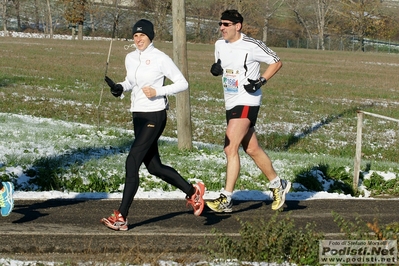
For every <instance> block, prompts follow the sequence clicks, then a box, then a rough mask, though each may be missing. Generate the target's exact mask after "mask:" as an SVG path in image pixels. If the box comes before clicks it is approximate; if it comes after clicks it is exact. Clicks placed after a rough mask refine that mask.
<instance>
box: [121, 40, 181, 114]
mask: <svg viewBox="0 0 399 266" xmlns="http://www.w3.org/2000/svg"><path fill="white" fill-rule="evenodd" d="M125 67H126V78H125V81H123V82H121V83H120V84H122V86H123V91H132V94H131V106H130V111H131V112H156V111H161V110H164V109H165V108H166V107H167V99H166V96H167V95H171V94H176V93H178V92H181V91H184V90H186V89H187V88H188V82H187V80H186V79H185V78H184V76H183V74H182V73H181V72H180V70H179V69H178V67H177V66H176V65H175V63H174V62H173V61H172V59H171V58H170V57H169V56H168V55H167V54H165V53H164V52H162V51H160V50H158V49H157V48H155V47H154V45H153V43H151V44H150V45H149V46H148V47H147V48H146V49H145V50H144V51H140V50H138V49H136V50H135V51H133V52H130V53H128V54H127V55H126V58H125ZM165 77H167V78H168V79H170V80H171V81H172V82H173V83H172V84H170V85H164V78H165ZM145 86H150V87H152V88H153V89H155V90H156V91H157V96H156V97H154V98H150V99H149V98H147V96H145V94H144V93H143V91H142V88H143V87H145Z"/></svg>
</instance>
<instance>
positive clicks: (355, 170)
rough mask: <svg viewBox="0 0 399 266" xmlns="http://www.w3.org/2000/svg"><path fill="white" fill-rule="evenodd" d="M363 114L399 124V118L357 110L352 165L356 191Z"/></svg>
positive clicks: (355, 189)
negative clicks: (354, 153) (353, 163)
mask: <svg viewBox="0 0 399 266" xmlns="http://www.w3.org/2000/svg"><path fill="white" fill-rule="evenodd" d="M364 115H370V116H374V117H377V118H381V119H386V120H390V121H393V122H397V123H398V125H399V119H395V118H391V117H388V116H383V115H378V114H374V113H369V112H365V111H361V110H358V111H357V135H356V155H355V165H354V167H353V190H354V191H357V188H358V184H359V173H360V161H361V157H362V129H363V117H364Z"/></svg>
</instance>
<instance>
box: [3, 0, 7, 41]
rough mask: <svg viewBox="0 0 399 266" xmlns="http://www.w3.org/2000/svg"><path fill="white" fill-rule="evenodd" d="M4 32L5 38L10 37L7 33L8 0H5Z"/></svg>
mask: <svg viewBox="0 0 399 266" xmlns="http://www.w3.org/2000/svg"><path fill="white" fill-rule="evenodd" d="M2 6H3V31H4V36H7V35H8V32H7V0H3V4H2Z"/></svg>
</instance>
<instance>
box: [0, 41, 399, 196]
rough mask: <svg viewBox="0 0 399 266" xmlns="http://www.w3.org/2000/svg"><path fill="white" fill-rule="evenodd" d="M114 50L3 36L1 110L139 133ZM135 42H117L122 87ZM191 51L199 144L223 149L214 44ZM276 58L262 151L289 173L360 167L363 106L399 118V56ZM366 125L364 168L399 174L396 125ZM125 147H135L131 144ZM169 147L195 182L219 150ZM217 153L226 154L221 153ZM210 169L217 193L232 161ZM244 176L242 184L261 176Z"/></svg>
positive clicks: (171, 125)
mask: <svg viewBox="0 0 399 266" xmlns="http://www.w3.org/2000/svg"><path fill="white" fill-rule="evenodd" d="M109 44H110V42H109V41H77V40H75V41H70V40H54V39H51V40H50V39H23V38H21V39H19V38H8V37H7V38H0V45H1V47H2V50H3V53H2V54H1V55H0V69H1V71H0V112H2V113H15V114H24V115H32V116H36V117H46V118H53V119H57V120H63V121H68V122H78V123H85V124H89V125H93V126H99V129H100V130H104V132H108V130H110V128H118V129H127V130H131V129H132V125H131V115H130V114H129V112H128V108H129V106H130V95H127V96H128V97H125V99H123V100H120V99H115V98H114V97H113V96H112V95H111V94H110V93H109V88H108V87H107V86H106V84H105V82H104V81H103V77H104V71H105V65H106V59H107V55H108V49H109ZM128 44H131V42H127V41H114V42H113V46H112V52H111V57H110V62H109V67H108V73H107V74H108V76H110V77H111V78H112V79H114V80H115V81H122V80H123V79H124V76H125V69H124V57H125V55H126V53H127V52H130V51H132V50H125V49H124V46H125V45H128ZM155 46H156V47H158V48H159V49H161V50H163V51H165V52H166V53H167V54H169V55H170V56H172V44H171V43H163V42H155ZM187 48H188V63H189V84H190V97H191V99H190V102H191V110H192V112H191V113H192V122H193V140H194V141H196V142H200V143H209V144H216V145H223V140H224V129H225V111H224V102H223V92H222V88H221V81H220V78H216V77H213V76H212V75H211V74H210V72H209V69H210V65H211V64H212V62H213V48H214V47H213V45H212V44H192V43H188V44H187ZM275 51H276V52H277V53H278V55H279V56H280V57H281V59H282V61H283V68H282V69H281V71H280V72H279V73H278V74H277V75H276V76H275V77H274V78H273V79H271V80H270V81H269V82H268V84H267V86H265V87H264V88H263V91H264V97H263V105H262V107H261V110H260V114H259V118H258V122H257V126H256V130H257V132H258V138H259V141H260V144H261V146H263V147H264V148H265V149H266V150H268V152H269V155H270V156H271V157H272V159H273V161H277V162H278V160H284V161H290V164H291V167H289V169H279V171H280V172H282V173H281V174H280V173H279V174H280V175H281V176H292V175H294V174H295V173H298V172H301V171H302V170H303V169H311V168H312V167H315V166H318V165H325V164H328V165H329V166H330V167H332V168H342V167H353V158H354V155H355V141H356V124H357V116H356V110H357V109H362V110H365V111H368V112H373V113H377V114H381V115H385V116H389V117H393V118H399V105H398V104H397V103H398V98H399V93H398V85H397V84H398V79H397V73H398V70H399V63H398V62H399V60H398V59H399V55H396V54H385V53H360V52H344V51H318V50H307V49H284V48H276V49H275ZM262 69H265V66H262ZM102 91H103V92H104V93H103V95H102V102H101V106H98V104H99V101H100V95H101V93H102ZM169 100H170V102H171V110H169V111H168V119H169V122H168V125H167V128H166V129H165V132H164V136H165V137H172V138H175V137H177V136H176V134H177V133H176V123H177V121H176V108H175V104H176V103H175V98H174V97H169ZM364 122H365V127H364V129H363V149H362V156H363V158H362V159H363V161H362V169H363V170H364V169H365V168H366V165H371V169H373V170H379V171H393V172H396V173H397V172H398V163H399V157H398V156H397V151H398V148H399V140H398V131H397V124H396V123H393V122H389V121H383V120H378V119H376V118H373V117H370V116H365V121H364ZM71 134H76V132H71ZM115 134H116V135H118V134H119V133H115ZM111 135H112V133H111ZM50 136H51V134H50V135H49V137H50ZM125 140H126V142H128V141H129V138H126V139H125ZM106 141H110V140H106ZM99 145H100V144H99ZM120 146H121V145H120ZM122 146H123V145H122ZM218 147H220V146H218ZM32 149H33V148H32ZM83 149H84V148H83ZM162 149H164V150H163V152H165V153H168V154H170V155H171V154H173V155H174V156H175V155H176V158H188V160H177V159H176V158H174V159H173V160H172V159H171V164H176V162H179V163H178V165H177V166H176V167H177V168H178V169H179V171H181V172H182V175H183V176H188V177H190V176H192V175H193V173H192V172H193V171H191V172H190V170H192V166H191V165H192V161H191V163H188V162H190V160H189V159H190V155H192V154H193V156H198V153H202V152H208V153H215V151H209V150H207V149H206V148H203V149H200V151H197V150H194V151H189V152H183V151H179V150H178V149H177V148H176V147H175V145H174V143H172V145H165V146H163V147H162ZM217 153H218V154H219V153H222V148H221V147H220V149H218V150H217ZM27 154H28V153H27ZM9 156H10V157H12V155H9ZM169 157H170V156H168V158H169ZM12 160H14V161H15V160H18V158H10V161H12ZM27 160H28V159H27ZM104 160H107V159H104ZM193 160H195V159H194V158H193ZM197 160H198V159H197ZM121 161H123V160H121ZM183 161H184V162H183ZM185 161H188V162H187V163H186V162H185ZM42 163H45V162H42ZM98 163H99V161H93V162H92V163H91V164H88V165H87V166H86V167H93V168H95V165H96V164H98ZM101 163H104V164H106V162H102V161H101ZM179 164H181V165H179ZM184 164H191V165H184ZM201 164H203V165H202V168H203V169H209V170H206V171H209V175H210V176H216V178H215V180H213V179H212V178H209V180H207V181H208V183H209V185H208V186H210V187H212V188H214V189H218V188H220V187H221V186H222V184H221V181H220V176H221V175H222V173H224V162H220V164H217V166H215V164H214V163H213V162H212V161H209V162H201ZM90 165H92V166H90ZM122 165H123V163H120V167H121V168H122V170H121V171H122V172H123V166H122ZM251 167H253V165H252V166H251ZM249 168H250V167H249ZM243 171H244V172H243V173H242V176H243V177H245V176H250V175H252V174H253V173H249V172H245V171H246V170H245V169H244V170H243ZM248 171H249V170H248ZM205 174H206V172H205V173H204V175H205ZM211 174H214V175H211ZM244 180H245V178H242V180H239V183H238V184H237V188H240V187H246V188H254V189H257V188H259V184H261V183H259V182H261V180H263V177H262V176H258V177H256V175H255V177H254V182H253V183H252V184H246V183H245V185H244V184H243V183H240V182H245V181H244Z"/></svg>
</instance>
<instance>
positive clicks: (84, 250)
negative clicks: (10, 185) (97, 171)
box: [0, 199, 399, 263]
mask: <svg viewBox="0 0 399 266" xmlns="http://www.w3.org/2000/svg"><path fill="white" fill-rule="evenodd" d="M398 203H399V200H397V199H390V200H389V199H381V200H370V199H351V200H333V199H328V200H307V201H287V202H286V206H285V208H284V211H283V212H281V213H280V215H290V217H291V218H292V219H293V220H294V222H295V224H296V226H297V227H304V226H305V225H306V224H307V223H310V222H314V223H315V224H316V228H315V230H317V231H319V232H323V233H324V234H325V236H326V238H329V239H339V238H342V237H343V236H342V234H340V229H339V227H338V226H337V224H336V223H335V222H334V221H333V216H332V212H336V213H338V214H339V215H341V216H343V217H344V218H347V219H349V220H352V221H354V220H355V218H356V217H360V218H361V219H362V220H364V221H365V222H373V219H374V218H377V219H378V221H379V223H380V224H387V223H392V222H399V204H398ZM118 206H119V200H45V201H37V200H34V201H33V200H32V201H28V200H16V202H15V208H14V210H13V212H12V213H11V214H10V216H8V217H0V225H1V227H0V228H1V234H2V235H1V237H0V257H3V258H24V259H41V260H57V259H60V260H64V261H65V260H67V261H72V260H74V259H80V260H97V261H115V260H116V259H117V260H121V259H122V260H123V259H125V260H129V261H130V262H131V263H132V261H131V260H132V258H135V261H136V263H141V262H143V261H145V260H148V259H149V258H150V257H151V258H154V259H159V258H162V259H165V258H170V259H173V260H174V261H176V259H178V260H180V261H186V262H187V261H190V260H194V261H195V260H200V259H203V258H204V257H203V256H204V254H201V253H204V252H201V249H200V247H201V246H202V247H204V246H206V241H207V240H208V241H211V242H212V241H213V239H214V238H215V237H216V236H215V234H214V233H212V230H213V229H216V230H218V231H219V232H221V233H223V234H226V235H229V236H231V237H236V236H239V229H240V223H239V221H238V219H240V220H242V221H250V222H256V221H259V220H265V219H269V218H270V217H271V216H272V215H273V214H274V213H275V212H273V211H272V210H271V202H261V201H246V202H235V205H234V209H233V210H234V212H233V213H230V214H215V213H213V212H211V211H210V210H208V209H205V210H204V212H203V214H202V215H201V216H200V217H196V216H194V215H193V214H192V211H191V210H189V209H187V208H186V207H185V201H184V200H135V201H134V202H133V206H132V208H131V211H130V214H129V218H128V219H129V231H125V232H116V231H113V230H110V229H107V228H106V227H104V226H103V225H102V224H101V223H100V222H99V221H100V219H101V218H102V217H106V216H108V215H109V214H110V213H111V211H112V210H113V209H115V208H117V207H118Z"/></svg>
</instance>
